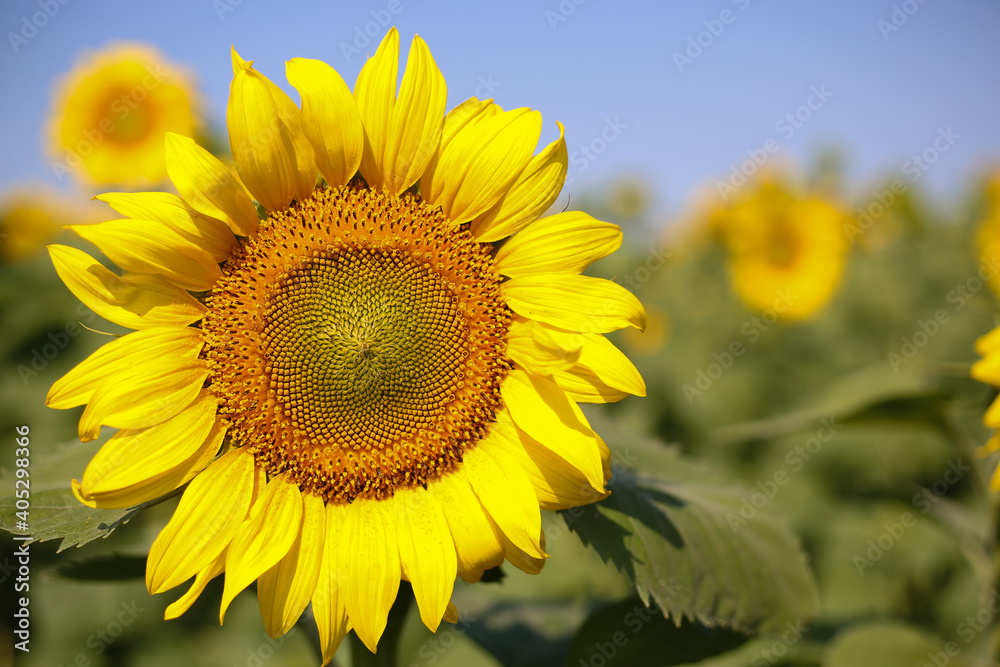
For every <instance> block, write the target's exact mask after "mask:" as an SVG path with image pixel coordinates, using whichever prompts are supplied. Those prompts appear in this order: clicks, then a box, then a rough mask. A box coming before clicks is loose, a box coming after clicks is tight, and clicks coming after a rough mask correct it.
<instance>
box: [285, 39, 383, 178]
mask: <svg viewBox="0 0 1000 667" xmlns="http://www.w3.org/2000/svg"><path fill="white" fill-rule="evenodd" d="M285 75H286V76H287V77H288V81H289V83H291V84H292V85H293V86H295V87H296V88H297V89H298V91H299V94H300V95H301V96H302V130H303V132H305V135H306V137H307V138H308V139H309V142H310V143H311V144H312V147H313V151H314V153H315V155H316V164H317V166H318V167H319V171H320V173H321V174H323V178H325V179H326V182H327V183H329V184H330V187H337V186H340V185H346V184H347V183H348V182H349V181H350V180H351V178H353V177H354V174H356V173H357V172H358V167H359V166H360V165H361V155H362V153H364V148H365V131H364V127H363V126H362V125H361V115H360V114H359V113H358V106H357V105H356V104H355V103H354V98H353V97H352V96H351V90H350V88H348V87H347V84H346V83H344V80H343V79H342V78H341V76H340V74H338V73H337V71H336V70H335V69H333V68H332V67H330V66H329V65H327V64H326V63H325V62H323V61H321V60H310V59H308V58H292V59H291V60H289V61H288V62H287V63H285Z"/></svg>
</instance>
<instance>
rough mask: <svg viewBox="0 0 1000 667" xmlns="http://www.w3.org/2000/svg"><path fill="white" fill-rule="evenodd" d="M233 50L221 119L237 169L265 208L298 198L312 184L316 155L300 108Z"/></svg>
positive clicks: (283, 206)
mask: <svg viewBox="0 0 1000 667" xmlns="http://www.w3.org/2000/svg"><path fill="white" fill-rule="evenodd" d="M252 64H253V63H252V62H247V61H245V60H243V59H242V58H240V56H239V54H238V53H236V49H235V48H234V49H233V71H234V72H235V76H233V83H232V85H231V86H230V89H229V106H228V107H227V109H226V121H227V124H228V125H229V144H230V146H231V147H232V149H233V162H234V163H235V164H236V172H237V173H238V174H239V175H240V179H242V181H243V182H244V183H245V184H246V187H247V189H248V190H250V193H251V194H252V195H253V196H254V198H255V199H256V200H257V201H259V202H260V203H261V205H262V206H263V207H264V208H266V209H267V210H268V211H280V210H284V209H286V208H288V206H289V204H291V203H292V201H293V200H296V201H302V200H304V199H306V198H307V197H309V196H310V195H311V194H312V192H313V190H314V189H315V187H316V171H317V169H316V160H315V158H314V156H313V148H312V144H310V143H309V139H307V138H306V135H305V132H304V131H303V127H302V113H301V111H299V108H298V107H297V106H295V103H294V102H292V100H291V98H290V97H288V95H286V94H285V92H284V91H283V90H281V89H280V88H278V86H276V85H274V83H272V82H271V81H270V80H269V79H268V78H267V77H266V76H264V75H263V74H261V73H260V72H258V71H257V70H255V69H254V68H253V67H252V66H251V65H252Z"/></svg>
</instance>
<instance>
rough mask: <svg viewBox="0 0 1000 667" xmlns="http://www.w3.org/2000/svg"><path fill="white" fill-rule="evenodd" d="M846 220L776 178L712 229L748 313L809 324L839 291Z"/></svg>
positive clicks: (725, 211)
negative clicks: (752, 311)
mask: <svg viewBox="0 0 1000 667" xmlns="http://www.w3.org/2000/svg"><path fill="white" fill-rule="evenodd" d="M844 220H845V219H844V214H843V212H842V211H841V210H839V209H838V208H837V207H836V206H835V205H834V204H832V203H830V202H828V201H827V200H825V199H823V198H820V197H817V196H801V195H798V194H796V193H795V192H793V191H792V189H791V188H789V187H787V186H786V185H784V184H783V183H781V182H780V181H778V180H775V179H773V178H768V179H764V180H762V182H761V183H760V184H759V185H758V186H757V188H756V189H755V190H753V191H752V192H750V193H749V194H748V195H746V196H744V197H743V198H741V199H740V200H738V201H736V202H735V203H734V204H732V205H730V206H725V207H719V208H717V209H715V210H714V211H712V212H711V214H710V215H709V219H708V225H709V228H710V229H711V231H712V232H713V234H714V235H716V236H717V237H718V238H720V239H721V240H722V242H723V243H724V245H725V246H726V248H727V250H728V252H729V271H730V276H731V278H732V282H733V287H734V288H735V290H736V292H737V293H738V294H739V295H740V298H742V300H743V302H744V303H746V304H747V306H749V307H750V308H753V309H755V310H760V311H766V312H769V313H773V314H774V315H775V316H776V317H780V318H783V319H787V320H801V319H805V318H808V317H809V316H811V315H812V314H813V313H814V312H816V311H817V310H818V309H820V308H821V307H822V306H824V305H825V304H826V303H827V302H828V301H829V300H830V298H831V297H832V296H833V293H834V292H835V291H836V288H837V285H838V284H839V282H840V277H841V274H842V273H843V269H844V263H845V258H846V253H847V248H848V243H847V238H846V236H845V234H844V231H843V223H844Z"/></svg>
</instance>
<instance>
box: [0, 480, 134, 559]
mask: <svg viewBox="0 0 1000 667" xmlns="http://www.w3.org/2000/svg"><path fill="white" fill-rule="evenodd" d="M15 503H16V499H15V498H14V497H13V496H10V497H7V498H3V499H0V529H3V530H6V531H7V532H9V533H13V534H14V535H30V536H31V539H30V540H28V543H29V544H30V543H31V542H44V541H46V540H56V539H62V543H61V544H60V545H59V549H58V550H59V551H62V550H64V549H68V548H69V547H73V546H77V547H79V546H83V545H84V544H87V543H88V542H92V541H93V540H96V539H97V538H99V537H107V536H108V535H110V534H111V533H112V532H113V531H114V530H115V529H116V528H118V527H119V526H122V525H124V524H125V523H127V522H128V520H129V519H130V518H132V515H133V514H135V512H136V511H137V510H136V509H115V510H105V509H93V508H91V507H87V506H86V505H82V504H81V503H80V501H79V500H77V499H76V496H74V495H73V492H72V491H71V490H69V489H50V490H47V491H37V492H34V493H32V494H31V506H30V508H29V510H28V528H27V530H23V529H19V528H18V527H17V525H18V518H17V514H16V512H17V507H16V504H15Z"/></svg>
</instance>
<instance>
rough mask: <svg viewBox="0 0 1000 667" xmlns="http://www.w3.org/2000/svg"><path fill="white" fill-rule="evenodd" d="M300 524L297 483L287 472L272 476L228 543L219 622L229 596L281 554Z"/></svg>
mask: <svg viewBox="0 0 1000 667" xmlns="http://www.w3.org/2000/svg"><path fill="white" fill-rule="evenodd" d="M301 524H302V493H301V492H300V491H299V488H298V486H296V485H295V484H294V483H292V482H290V481H289V480H288V478H287V474H282V475H278V476H277V477H274V478H272V479H271V480H270V481H269V482H268V483H267V485H266V486H265V487H264V489H263V491H262V492H261V494H260V497H259V498H257V501H256V502H255V503H254V504H253V507H251V508H250V516H248V517H247V518H246V520H245V521H244V522H243V524H242V525H241V526H240V528H239V530H238V531H237V532H236V536H235V537H234V538H233V542H232V544H231V545H230V548H229V555H228V556H227V557H226V585H225V588H224V589H223V591H222V608H221V609H220V610H219V623H222V622H223V620H224V619H225V617H226V609H228V608H229V604H230V603H231V602H232V601H233V598H235V597H236V595H237V594H238V593H239V592H240V591H242V590H243V589H244V588H246V587H247V586H249V585H250V584H251V583H253V582H254V581H255V580H256V579H257V577H259V576H261V575H262V574H264V573H265V572H267V571H268V570H269V569H271V567H273V566H274V565H275V564H277V562H278V561H280V560H281V559H282V558H284V557H285V554H287V553H288V550H289V549H291V548H292V544H293V543H294V542H295V538H296V537H298V532H299V528H300V527H301Z"/></svg>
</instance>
